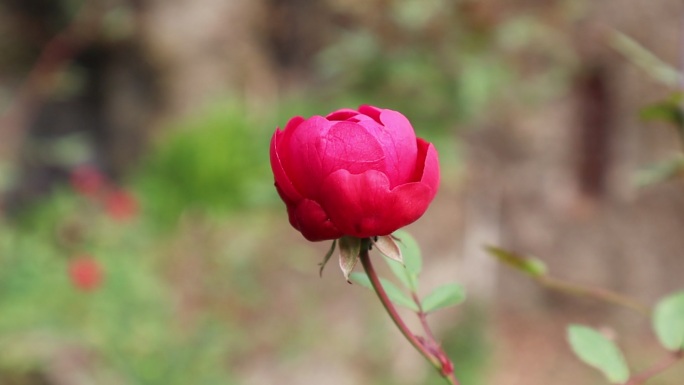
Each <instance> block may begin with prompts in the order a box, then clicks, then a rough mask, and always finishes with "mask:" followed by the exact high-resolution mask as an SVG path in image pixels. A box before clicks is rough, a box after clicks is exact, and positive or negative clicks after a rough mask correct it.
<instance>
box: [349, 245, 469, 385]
mask: <svg viewBox="0 0 684 385" xmlns="http://www.w3.org/2000/svg"><path fill="white" fill-rule="evenodd" d="M359 257H360V259H361V264H362V265H363V268H364V270H365V271H366V274H367V275H368V278H369V279H370V282H371V284H372V285H373V289H374V290H375V293H376V294H377V295H378V298H380V302H381V303H382V305H383V306H384V307H385V310H386V311H387V313H388V314H389V316H390V318H392V321H394V324H395V325H397V328H399V331H401V334H403V335H404V337H405V338H406V339H407V340H408V341H409V342H410V343H411V345H413V347H414V348H415V349H416V350H417V351H418V352H419V353H420V354H422V355H423V357H425V359H426V360H428V361H429V362H430V363H431V364H432V366H433V367H434V368H435V369H436V370H437V371H438V372H439V374H440V375H441V376H442V377H443V378H444V379H445V380H447V381H448V382H449V384H452V385H459V382H458V380H457V379H456V376H455V375H454V373H453V364H452V363H451V361H450V360H449V359H448V358H447V355H446V353H444V351H443V350H442V349H441V348H440V347H439V345H437V344H436V343H435V342H434V339H433V338H432V333H431V332H429V333H428V336H429V338H430V345H431V346H430V349H428V347H426V346H425V343H423V342H422V341H421V340H420V339H419V338H418V337H417V336H416V335H414V334H413V332H411V330H410V329H409V328H408V326H406V323H405V322H404V320H403V319H402V318H401V316H400V315H399V313H398V312H397V309H396V308H395V307H394V304H393V303H392V301H390V299H389V297H388V296H387V293H386V292H385V289H384V288H383V287H382V284H381V283H380V279H379V278H378V275H377V274H376V272H375V269H374V268H373V264H372V263H371V261H370V256H369V255H368V248H367V247H363V246H362V248H361V254H360V256H359ZM421 313H422V311H421ZM423 316H424V314H423ZM421 322H423V321H422V320H421ZM423 327H427V323H424V324H423ZM426 330H429V329H426ZM431 350H432V351H431Z"/></svg>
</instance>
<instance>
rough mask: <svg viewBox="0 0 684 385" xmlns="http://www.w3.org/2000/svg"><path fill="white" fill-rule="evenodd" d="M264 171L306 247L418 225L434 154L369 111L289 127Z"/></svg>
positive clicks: (387, 115) (435, 180)
mask: <svg viewBox="0 0 684 385" xmlns="http://www.w3.org/2000/svg"><path fill="white" fill-rule="evenodd" d="M271 168H272V169H273V174H274V177H275V187H276V189H277V190H278V193H279V195H280V197H281V198H282V200H283V201H284V202H285V205H286V206H287V212H288V215H289V219H290V223H291V224H292V226H293V227H294V228H295V229H297V230H299V231H300V232H301V233H302V235H304V237H305V238H306V239H308V240H310V241H321V240H325V239H336V238H340V237H342V236H344V235H347V236H353V237H359V238H366V237H372V236H377V235H388V234H390V233H392V232H393V231H395V230H397V229H399V228H401V227H404V226H406V225H408V224H410V223H412V222H414V221H415V220H417V219H418V218H420V216H422V215H423V213H424V212H425V210H427V207H428V205H429V204H430V202H432V199H433V198H434V197H435V194H436V193H437V188H438V187H439V161H438V158H437V151H436V150H435V148H434V146H433V145H432V144H430V143H428V142H426V141H424V140H423V139H420V138H416V135H415V133H414V131H413V127H411V123H409V121H408V120H407V119H406V117H404V116H403V115H402V114H400V113H399V112H397V111H392V110H387V109H381V108H376V107H372V106H361V107H359V109H358V111H356V110H351V109H342V110H338V111H335V112H333V113H331V114H330V115H328V116H326V117H322V116H313V117H311V118H309V119H304V118H302V117H294V118H292V119H290V121H289V122H288V123H287V125H286V126H285V129H284V130H282V131H281V130H280V129H277V130H276V132H275V133H274V134H273V137H272V139H271Z"/></svg>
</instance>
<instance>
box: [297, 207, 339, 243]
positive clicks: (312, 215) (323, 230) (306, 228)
mask: <svg viewBox="0 0 684 385" xmlns="http://www.w3.org/2000/svg"><path fill="white" fill-rule="evenodd" d="M293 214H294V215H293V216H294V218H295V220H296V222H297V226H294V225H293V226H294V227H295V228H296V229H298V230H299V231H300V232H301V233H302V235H303V236H304V238H306V239H308V240H310V241H312V242H315V241H323V240H326V239H337V238H340V237H341V236H343V235H344V234H343V233H342V232H340V230H338V229H337V227H336V226H335V224H334V223H333V222H331V221H330V218H329V217H328V214H326V212H325V211H324V210H323V208H321V205H319V204H318V203H317V202H315V201H312V200H310V199H304V200H303V201H301V202H300V203H299V205H298V206H297V208H296V209H295V210H294V213H293Z"/></svg>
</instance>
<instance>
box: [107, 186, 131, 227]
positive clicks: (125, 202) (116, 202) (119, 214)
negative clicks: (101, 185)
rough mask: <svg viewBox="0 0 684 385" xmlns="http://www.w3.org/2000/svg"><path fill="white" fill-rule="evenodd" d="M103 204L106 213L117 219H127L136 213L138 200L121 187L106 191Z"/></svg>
mask: <svg viewBox="0 0 684 385" xmlns="http://www.w3.org/2000/svg"><path fill="white" fill-rule="evenodd" d="M104 206H105V211H106V212H107V214H108V215H109V216H110V217H111V218H112V219H114V220H117V221H125V220H129V219H132V218H134V217H135V216H136V215H137V214H138V200H137V199H136V198H135V196H134V195H133V194H131V193H130V192H129V191H126V190H123V189H119V190H114V191H111V192H109V193H107V195H106V196H105V198H104Z"/></svg>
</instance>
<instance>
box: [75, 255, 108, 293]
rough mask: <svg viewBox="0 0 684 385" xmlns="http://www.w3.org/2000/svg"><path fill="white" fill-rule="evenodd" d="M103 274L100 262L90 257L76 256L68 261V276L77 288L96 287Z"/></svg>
mask: <svg viewBox="0 0 684 385" xmlns="http://www.w3.org/2000/svg"><path fill="white" fill-rule="evenodd" d="M103 275H104V274H103V272H102V268H101V267H100V264H99V263H98V262H97V261H96V260H95V259H93V258H92V257H89V256H84V257H78V258H75V259H72V260H71V261H69V278H71V282H72V283H73V284H74V286H76V288H77V289H80V290H83V291H93V290H95V289H97V288H98V287H99V286H100V284H101V283H102V279H103Z"/></svg>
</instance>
